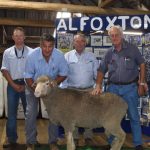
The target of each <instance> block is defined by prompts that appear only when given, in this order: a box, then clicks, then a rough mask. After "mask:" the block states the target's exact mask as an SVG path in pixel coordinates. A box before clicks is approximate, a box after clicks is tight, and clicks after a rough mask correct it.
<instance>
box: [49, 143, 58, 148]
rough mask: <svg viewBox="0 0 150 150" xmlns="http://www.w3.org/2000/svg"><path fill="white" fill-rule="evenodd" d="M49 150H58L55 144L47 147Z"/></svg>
mask: <svg viewBox="0 0 150 150" xmlns="http://www.w3.org/2000/svg"><path fill="white" fill-rule="evenodd" d="M49 148H50V150H59V148H58V146H57V145H56V144H54V143H53V144H50V145H49Z"/></svg>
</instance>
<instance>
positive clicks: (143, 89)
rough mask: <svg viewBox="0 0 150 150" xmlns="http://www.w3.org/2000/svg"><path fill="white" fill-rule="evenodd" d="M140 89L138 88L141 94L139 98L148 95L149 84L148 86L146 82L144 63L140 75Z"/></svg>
mask: <svg viewBox="0 0 150 150" xmlns="http://www.w3.org/2000/svg"><path fill="white" fill-rule="evenodd" d="M138 84H139V87H138V93H139V96H143V95H145V94H146V92H147V90H148V88H147V84H146V81H145V64H144V63H142V64H141V65H140V75H139V82H138Z"/></svg>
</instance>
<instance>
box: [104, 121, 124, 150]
mask: <svg viewBox="0 0 150 150" xmlns="http://www.w3.org/2000/svg"><path fill="white" fill-rule="evenodd" d="M104 128H105V132H106V135H107V136H109V135H113V136H114V139H113V141H112V144H111V150H120V149H121V147H122V145H123V143H124V140H125V132H124V131H123V130H122V129H121V127H120V123H114V124H111V125H110V124H105V125H104Z"/></svg>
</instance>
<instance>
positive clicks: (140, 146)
mask: <svg viewBox="0 0 150 150" xmlns="http://www.w3.org/2000/svg"><path fill="white" fill-rule="evenodd" d="M135 150H144V148H143V146H142V145H138V146H136V147H135Z"/></svg>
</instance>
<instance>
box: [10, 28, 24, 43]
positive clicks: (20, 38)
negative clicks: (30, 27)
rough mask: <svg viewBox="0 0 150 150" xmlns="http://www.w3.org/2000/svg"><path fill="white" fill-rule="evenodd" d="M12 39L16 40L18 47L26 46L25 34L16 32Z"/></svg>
mask: <svg viewBox="0 0 150 150" xmlns="http://www.w3.org/2000/svg"><path fill="white" fill-rule="evenodd" d="M12 39H13V40H14V42H15V44H16V45H22V44H24V39H25V35H24V32H22V31H20V30H15V31H14V32H13V35H12Z"/></svg>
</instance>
